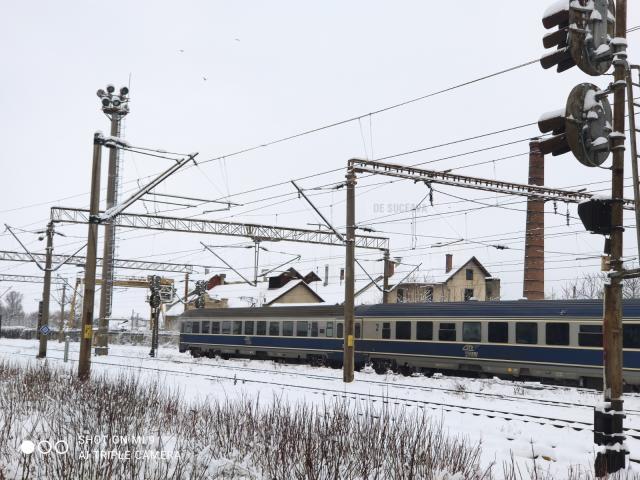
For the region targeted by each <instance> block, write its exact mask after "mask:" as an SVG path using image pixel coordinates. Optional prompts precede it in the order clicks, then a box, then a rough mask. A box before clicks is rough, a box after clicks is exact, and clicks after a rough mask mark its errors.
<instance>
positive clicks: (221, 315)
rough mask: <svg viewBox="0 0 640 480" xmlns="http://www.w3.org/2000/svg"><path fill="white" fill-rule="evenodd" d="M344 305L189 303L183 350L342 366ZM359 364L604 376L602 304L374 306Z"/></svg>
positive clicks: (627, 373)
mask: <svg viewBox="0 0 640 480" xmlns="http://www.w3.org/2000/svg"><path fill="white" fill-rule="evenodd" d="M342 317H343V308H342V307H341V306H303V307H301V306H294V307H263V308H226V309H200V310H189V311H187V312H185V313H184V314H183V315H182V316H181V322H180V351H181V352H184V351H190V352H191V354H192V355H194V356H200V355H207V356H213V355H221V356H223V357H230V356H238V357H256V358H263V359H267V358H272V359H283V360H287V361H304V362H310V363H324V364H328V365H333V366H340V365H341V364H342V348H343V330H344V327H343V318H342ZM623 317H624V326H623V339H624V378H625V381H626V382H627V384H629V385H640V300H629V301H625V302H624V312H623ZM355 337H356V366H357V367H360V366H362V365H364V364H365V363H371V364H373V365H374V367H375V368H376V369H378V370H383V369H386V368H389V367H390V368H394V369H396V368H397V369H400V370H402V371H404V372H412V371H424V372H431V371H447V372H453V371H456V372H467V373H473V374H477V375H480V376H484V375H500V376H513V377H525V378H544V379H554V380H560V381H577V382H579V383H580V384H582V385H598V382H600V381H601V380H600V379H601V378H602V301H601V300H571V301H564V300H549V301H546V300H545V301H513V302H474V301H471V302H460V303H422V304H415V303H414V304H388V305H366V306H360V307H357V308H356V323H355Z"/></svg>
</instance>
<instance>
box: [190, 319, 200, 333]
mask: <svg viewBox="0 0 640 480" xmlns="http://www.w3.org/2000/svg"><path fill="white" fill-rule="evenodd" d="M191 333H200V322H191Z"/></svg>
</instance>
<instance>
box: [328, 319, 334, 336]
mask: <svg viewBox="0 0 640 480" xmlns="http://www.w3.org/2000/svg"><path fill="white" fill-rule="evenodd" d="M327 337H333V322H327Z"/></svg>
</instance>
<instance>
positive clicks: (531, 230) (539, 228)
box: [522, 139, 544, 300]
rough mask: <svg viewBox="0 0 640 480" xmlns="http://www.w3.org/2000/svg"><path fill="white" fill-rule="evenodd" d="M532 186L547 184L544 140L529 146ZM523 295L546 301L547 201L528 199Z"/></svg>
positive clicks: (536, 140)
mask: <svg viewBox="0 0 640 480" xmlns="http://www.w3.org/2000/svg"><path fill="white" fill-rule="evenodd" d="M529 185H544V155H543V154H542V152H541V151H540V141H539V140H538V139H533V140H531V142H530V143H529ZM525 232H526V233H525V239H524V282H523V285H522V296H523V297H525V298H527V299H528V300H544V200H539V199H534V198H532V197H529V198H528V199H527V225H526V228H525Z"/></svg>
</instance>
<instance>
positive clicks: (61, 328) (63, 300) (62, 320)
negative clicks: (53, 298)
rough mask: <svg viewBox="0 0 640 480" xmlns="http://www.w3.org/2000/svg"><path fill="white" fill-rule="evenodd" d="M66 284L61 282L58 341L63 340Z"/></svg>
mask: <svg viewBox="0 0 640 480" xmlns="http://www.w3.org/2000/svg"><path fill="white" fill-rule="evenodd" d="M66 294H67V284H66V283H63V284H62V298H61V299H60V327H59V328H58V342H62V341H63V340H64V331H63V330H64V304H65V302H66V301H67V298H66Z"/></svg>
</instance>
